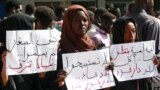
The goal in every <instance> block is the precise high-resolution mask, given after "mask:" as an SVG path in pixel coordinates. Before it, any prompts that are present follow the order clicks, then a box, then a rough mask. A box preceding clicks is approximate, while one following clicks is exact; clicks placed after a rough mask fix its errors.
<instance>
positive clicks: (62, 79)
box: [57, 70, 67, 87]
mask: <svg viewBox="0 0 160 90" xmlns="http://www.w3.org/2000/svg"><path fill="white" fill-rule="evenodd" d="M66 76H67V72H66V71H64V70H61V71H59V72H58V76H57V77H58V79H57V83H58V87H62V86H64V83H65V78H66Z"/></svg>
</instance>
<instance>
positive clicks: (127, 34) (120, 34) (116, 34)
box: [110, 17, 150, 90]
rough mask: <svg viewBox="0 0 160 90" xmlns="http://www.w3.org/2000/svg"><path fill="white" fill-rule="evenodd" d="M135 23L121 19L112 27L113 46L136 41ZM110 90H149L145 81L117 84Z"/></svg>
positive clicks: (129, 19)
mask: <svg viewBox="0 0 160 90" xmlns="http://www.w3.org/2000/svg"><path fill="white" fill-rule="evenodd" d="M136 30H137V28H136V23H135V21H134V20H133V19H132V18H129V17H122V18H119V19H118V20H116V21H115V23H114V24H113V27H112V34H113V44H123V43H134V42H136V41H137V39H138V36H137V31H136ZM113 62H114V61H113ZM115 82H116V86H115V87H112V88H111V89H110V90H150V89H149V88H148V82H147V79H140V80H130V81H123V82H118V81H117V79H116V78H115Z"/></svg>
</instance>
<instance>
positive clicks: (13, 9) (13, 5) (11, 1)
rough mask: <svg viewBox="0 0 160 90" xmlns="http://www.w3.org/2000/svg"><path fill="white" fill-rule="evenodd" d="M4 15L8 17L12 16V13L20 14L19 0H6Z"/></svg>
mask: <svg viewBox="0 0 160 90" xmlns="http://www.w3.org/2000/svg"><path fill="white" fill-rule="evenodd" d="M5 8H6V14H7V16H6V17H8V16H10V15H12V14H14V13H20V12H22V5H21V3H20V1H19V0H8V1H7V2H6V7H5Z"/></svg>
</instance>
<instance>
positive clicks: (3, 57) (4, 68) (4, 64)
mask: <svg viewBox="0 0 160 90" xmlns="http://www.w3.org/2000/svg"><path fill="white" fill-rule="evenodd" d="M6 55H7V51H3V53H2V55H1V60H2V62H3V67H2V72H1V78H2V83H3V85H4V86H6V84H7V82H8V74H7V72H6Z"/></svg>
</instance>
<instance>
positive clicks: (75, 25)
mask: <svg viewBox="0 0 160 90" xmlns="http://www.w3.org/2000/svg"><path fill="white" fill-rule="evenodd" d="M88 26H89V21H88V18H87V16H86V15H85V13H84V12H83V11H77V13H76V15H75V16H74V17H73V20H72V29H73V31H74V33H75V34H77V35H79V36H83V35H85V33H86V32H87V30H88Z"/></svg>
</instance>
